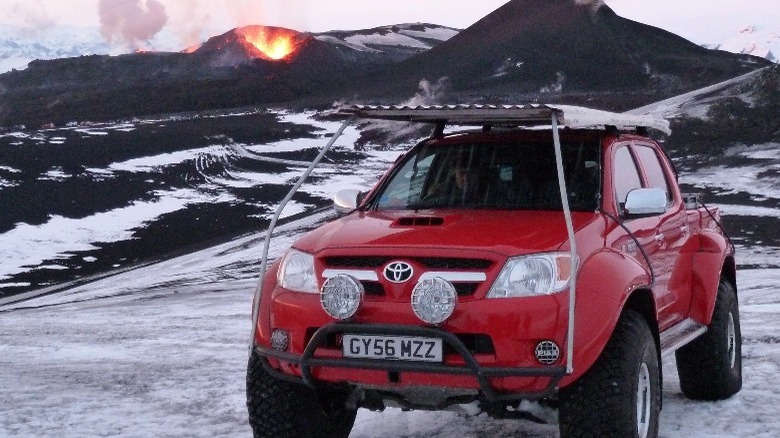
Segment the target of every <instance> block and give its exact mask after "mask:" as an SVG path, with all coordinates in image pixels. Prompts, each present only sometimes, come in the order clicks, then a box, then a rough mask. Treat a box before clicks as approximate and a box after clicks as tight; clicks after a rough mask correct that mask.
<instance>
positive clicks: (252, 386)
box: [246, 353, 357, 438]
mask: <svg viewBox="0 0 780 438" xmlns="http://www.w3.org/2000/svg"><path fill="white" fill-rule="evenodd" d="M347 396H348V394H347V393H346V392H344V391H336V390H323V391H320V392H317V391H315V390H314V389H312V388H310V387H308V386H305V385H302V384H298V383H294V382H288V381H286V380H281V379H277V378H275V377H274V376H273V375H271V374H270V373H269V372H268V371H266V369H265V368H264V367H263V365H262V363H261V360H260V358H259V357H258V356H257V355H256V354H255V353H252V357H250V358H249V365H248V366H247V372H246V406H247V409H248V411H249V424H250V425H251V426H252V432H253V433H254V437H255V438H266V437H269V438H270V437H273V438H346V437H347V436H349V433H350V431H351V430H352V426H353V424H354V423H355V416H356V415H357V409H350V408H348V407H346V406H345V402H346V399H347Z"/></svg>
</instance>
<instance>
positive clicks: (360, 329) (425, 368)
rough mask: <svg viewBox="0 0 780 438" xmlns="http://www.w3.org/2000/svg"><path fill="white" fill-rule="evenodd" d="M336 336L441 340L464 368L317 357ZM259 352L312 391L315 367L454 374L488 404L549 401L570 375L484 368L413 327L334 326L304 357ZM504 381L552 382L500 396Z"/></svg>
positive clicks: (458, 345) (453, 339) (459, 347)
mask: <svg viewBox="0 0 780 438" xmlns="http://www.w3.org/2000/svg"><path fill="white" fill-rule="evenodd" d="M334 334H341V335H344V334H356V335H377V336H419V337H428V338H438V339H441V340H442V342H443V343H444V344H446V345H448V346H450V347H451V348H452V349H454V350H455V352H456V353H457V354H458V355H459V356H460V357H461V358H463V361H464V362H465V364H464V365H450V364H445V363H438V362H437V363H431V362H414V361H404V360H394V359H387V360H382V359H360V358H325V357H316V356H315V353H316V351H317V349H318V348H320V347H323V346H325V345H326V343H327V339H328V337H329V336H331V335H334ZM254 350H255V352H256V353H257V354H258V355H259V356H260V357H261V358H263V359H264V360H262V363H263V365H264V366H265V368H266V369H267V370H268V371H270V372H272V373H273V374H275V375H277V376H279V377H283V378H285V379H288V380H294V381H298V382H301V380H302V381H303V383H305V384H306V385H309V386H311V387H316V386H317V384H318V382H317V381H316V380H315V379H314V376H313V375H312V368H313V367H330V368H351V369H366V370H382V371H388V372H421V373H430V374H452V375H467V376H473V377H474V378H475V379H476V380H477V382H478V384H479V387H480V390H481V391H482V394H483V396H484V398H485V399H486V400H489V401H505V400H520V399H526V400H538V399H541V398H545V397H548V396H550V395H552V394H553V393H554V392H555V389H556V387H557V384H558V382H559V381H560V380H561V379H562V378H563V377H564V376H565V375H566V367H563V366H547V367H539V368H531V367H517V368H514V367H484V366H481V365H480V364H479V363H478V362H477V360H476V358H475V357H474V355H473V354H471V352H470V351H469V350H468V348H467V347H466V345H465V344H464V343H463V342H462V341H461V340H460V339H458V337H457V336H455V335H454V334H452V333H448V332H445V331H443V330H440V329H437V328H431V327H413V326H402V325H391V324H350V323H333V324H329V325H326V326H324V327H321V328H320V329H318V330H317V331H316V332H315V333H314V335H313V336H312V338H311V340H310V341H309V343H308V344H307V345H306V349H305V350H304V352H303V354H302V355H297V354H292V353H286V352H283V351H278V350H274V349H272V348H266V347H262V346H259V345H255V346H254ZM268 358H273V359H278V360H280V361H284V362H288V363H292V364H297V365H298V366H300V368H301V378H300V379H299V378H297V377H294V376H291V375H289V374H285V373H281V372H280V371H278V370H276V369H274V368H273V367H271V365H270V364H269V363H268V361H267V359H268ZM501 377H543V378H544V377H547V378H549V379H550V382H549V383H548V385H547V387H546V388H545V389H544V391H541V392H500V391H497V390H496V389H495V388H494V387H493V385H492V384H491V383H490V379H491V378H501Z"/></svg>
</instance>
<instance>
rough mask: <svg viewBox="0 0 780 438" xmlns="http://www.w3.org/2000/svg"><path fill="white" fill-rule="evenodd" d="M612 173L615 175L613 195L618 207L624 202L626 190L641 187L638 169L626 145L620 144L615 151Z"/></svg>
mask: <svg viewBox="0 0 780 438" xmlns="http://www.w3.org/2000/svg"><path fill="white" fill-rule="evenodd" d="M613 164H614V175H615V197H616V199H617V201H618V205H619V206H620V209H621V210H622V209H623V205H624V204H625V203H626V197H627V196H628V192H630V191H631V190H633V189H636V188H640V187H642V179H641V178H639V171H637V169H636V163H635V162H634V157H633V156H632V155H631V151H630V150H629V149H628V146H621V147H619V148H618V149H617V151H615V162H614V163H613Z"/></svg>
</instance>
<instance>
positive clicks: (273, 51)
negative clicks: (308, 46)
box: [236, 26, 307, 60]
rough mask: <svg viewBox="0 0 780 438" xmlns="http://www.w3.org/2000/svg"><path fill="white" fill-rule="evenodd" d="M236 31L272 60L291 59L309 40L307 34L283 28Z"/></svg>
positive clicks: (260, 27) (244, 28) (249, 28)
mask: <svg viewBox="0 0 780 438" xmlns="http://www.w3.org/2000/svg"><path fill="white" fill-rule="evenodd" d="M236 31H237V33H238V34H240V35H242V36H243V37H244V38H245V39H246V41H247V42H248V43H250V44H251V45H253V46H254V47H255V48H256V49H257V50H259V51H260V53H261V54H262V55H263V56H262V57H264V58H267V59H270V60H283V59H286V58H288V57H290V56H291V55H292V54H293V53H294V52H295V51H296V50H297V49H298V47H299V46H300V44H301V43H303V42H304V41H305V40H306V39H307V38H306V34H303V33H300V32H296V31H294V30H290V29H285V28H283V27H270V26H245V27H242V28H239V29H236Z"/></svg>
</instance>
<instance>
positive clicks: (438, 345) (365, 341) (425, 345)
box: [343, 335, 443, 362]
mask: <svg viewBox="0 0 780 438" xmlns="http://www.w3.org/2000/svg"><path fill="white" fill-rule="evenodd" d="M442 350H443V349H442V340H441V339H439V338H423V337H416V336H375V335H344V346H343V353H344V357H352V358H360V359H392V360H413V361H421V362H441V361H442V357H443V354H442Z"/></svg>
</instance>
